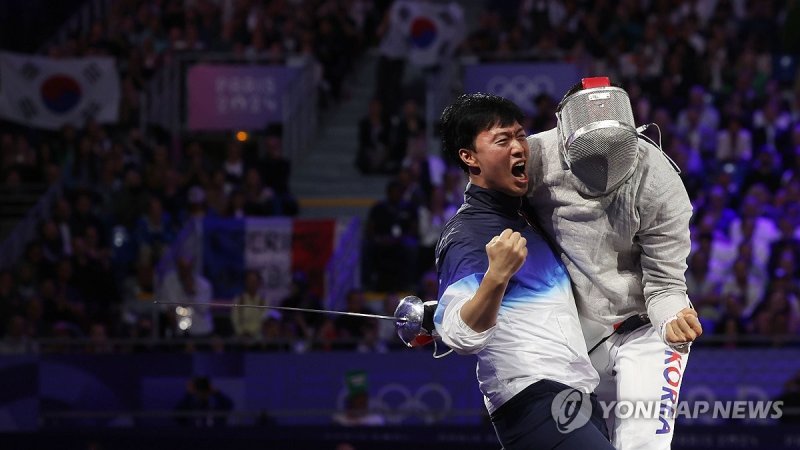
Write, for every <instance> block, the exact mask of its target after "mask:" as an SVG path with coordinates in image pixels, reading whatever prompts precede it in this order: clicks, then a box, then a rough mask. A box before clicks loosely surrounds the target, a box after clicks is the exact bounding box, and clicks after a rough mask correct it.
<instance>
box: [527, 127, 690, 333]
mask: <svg viewBox="0 0 800 450" xmlns="http://www.w3.org/2000/svg"><path fill="white" fill-rule="evenodd" d="M528 143H529V144H530V148H531V159H530V160H529V164H528V175H529V177H530V180H531V191H530V192H529V194H528V197H529V198H530V201H531V204H532V207H533V210H534V211H535V213H536V215H537V217H538V219H539V220H538V222H539V224H540V225H541V226H542V228H543V229H544V232H545V233H546V234H547V235H548V236H550V237H551V238H552V240H553V241H555V242H556V243H557V244H558V246H560V248H561V250H562V251H563V254H562V255H561V259H562V261H563V262H564V264H565V265H566V267H567V270H568V271H569V274H570V277H571V278H572V282H573V283H574V285H575V296H576V300H577V302H578V309H579V311H580V314H581V316H582V317H587V318H589V319H592V320H594V321H596V322H600V323H602V324H604V325H612V324H614V323H616V322H619V321H621V320H623V319H625V318H626V317H629V316H631V315H633V314H638V313H644V312H646V313H648V314H649V316H650V321H651V322H652V323H653V325H654V326H655V327H656V330H658V332H659V333H660V335H661V337H662V339H663V338H664V335H663V325H664V323H665V322H666V321H667V320H669V319H670V318H671V317H673V316H674V315H675V314H676V313H677V312H678V311H680V310H681V309H683V308H685V307H687V306H688V305H689V301H688V298H687V296H686V281H685V278H684V273H685V272H686V258H687V257H688V256H689V250H690V249H691V242H690V239H689V220H690V218H691V216H692V205H691V202H690V201H689V196H688V194H687V193H686V188H685V187H684V186H683V182H682V181H681V179H680V177H679V176H678V173H677V172H676V170H675V168H674V167H673V166H672V164H670V161H668V160H667V158H666V157H665V156H664V155H663V154H662V153H661V150H660V149H658V148H657V147H655V146H653V145H651V144H649V143H647V142H646V141H644V140H643V139H639V154H638V161H637V166H636V169H635V170H634V172H633V175H631V177H630V178H629V179H628V180H627V181H626V182H624V183H623V184H622V185H621V186H620V187H618V188H617V189H615V190H614V191H613V192H611V193H609V194H607V195H601V196H596V197H591V196H586V195H582V194H580V193H579V192H578V190H577V189H576V184H575V178H574V175H572V174H571V173H570V172H569V171H568V170H567V169H566V168H565V167H564V166H563V164H562V158H561V155H560V153H559V147H558V139H557V133H556V129H552V130H549V131H545V132H542V133H538V134H535V135H533V136H529V137H528ZM584 332H586V330H584ZM587 337H588V338H592V336H589V333H587Z"/></svg>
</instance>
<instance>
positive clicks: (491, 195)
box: [464, 183, 523, 217]
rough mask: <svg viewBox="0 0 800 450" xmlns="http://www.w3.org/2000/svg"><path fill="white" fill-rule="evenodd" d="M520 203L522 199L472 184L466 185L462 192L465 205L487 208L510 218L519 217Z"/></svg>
mask: <svg viewBox="0 0 800 450" xmlns="http://www.w3.org/2000/svg"><path fill="white" fill-rule="evenodd" d="M522 201H523V199H522V197H512V196H510V195H508V194H504V193H502V192H500V191H495V190H492V189H486V188H482V187H480V186H476V185H474V184H472V183H467V189H466V191H464V202H465V203H467V204H469V205H472V206H477V207H481V208H487V209H490V210H492V211H496V212H499V213H502V214H505V215H508V216H511V217H516V216H519V210H520V207H521V206H522Z"/></svg>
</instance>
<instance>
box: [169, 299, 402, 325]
mask: <svg viewBox="0 0 800 450" xmlns="http://www.w3.org/2000/svg"><path fill="white" fill-rule="evenodd" d="M153 303H154V304H156V305H176V306H186V307H191V306H219V307H223V308H256V309H277V310H279V311H298V312H310V313H316V314H334V315H337V316H355V317H369V318H372V319H380V320H393V321H395V322H407V321H408V318H407V317H394V316H382V315H380V314H366V313H357V312H349V311H330V310H327V309H310V308H294V307H291V306H269V305H243V304H241V303H219V302H206V303H181V302H160V301H158V300H153Z"/></svg>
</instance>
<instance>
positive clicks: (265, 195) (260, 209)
mask: <svg viewBox="0 0 800 450" xmlns="http://www.w3.org/2000/svg"><path fill="white" fill-rule="evenodd" d="M242 193H243V194H244V213H245V215H248V216H274V215H280V213H281V212H282V211H281V204H280V200H279V199H278V198H276V196H275V191H273V190H272V189H271V188H269V187H266V186H264V182H263V180H262V179H261V173H260V172H259V171H258V169H256V168H254V167H251V168H249V169H247V171H246V173H245V177H244V183H242Z"/></svg>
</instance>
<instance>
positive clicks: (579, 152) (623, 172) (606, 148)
mask: <svg viewBox="0 0 800 450" xmlns="http://www.w3.org/2000/svg"><path fill="white" fill-rule="evenodd" d="M556 117H557V119H558V125H557V128H558V138H559V145H560V147H561V152H562V155H563V157H564V162H565V163H566V165H567V167H568V168H569V170H570V171H571V172H572V173H573V174H574V175H575V177H576V178H577V179H578V181H580V183H581V184H582V185H583V186H585V188H587V190H588V192H586V193H587V194H593V195H599V194H607V193H609V192H611V191H613V190H614V189H616V188H617V187H618V186H619V185H621V184H622V183H624V182H625V181H626V180H627V179H628V178H629V177H630V176H631V174H632V173H633V170H634V168H635V167H636V161H637V152H638V149H639V144H638V137H637V132H636V127H635V126H634V121H633V111H632V109H631V101H630V99H629V98H628V93H627V92H625V91H624V90H623V89H621V88H618V87H614V86H611V83H610V82H609V80H608V78H606V77H596V78H584V79H583V80H582V81H581V83H580V84H579V85H577V86H576V87H575V88H573V89H571V90H570V92H568V93H567V95H566V96H565V97H564V99H563V100H561V103H559V105H558V109H557V110H556Z"/></svg>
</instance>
